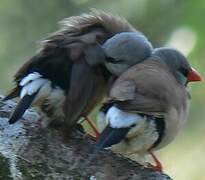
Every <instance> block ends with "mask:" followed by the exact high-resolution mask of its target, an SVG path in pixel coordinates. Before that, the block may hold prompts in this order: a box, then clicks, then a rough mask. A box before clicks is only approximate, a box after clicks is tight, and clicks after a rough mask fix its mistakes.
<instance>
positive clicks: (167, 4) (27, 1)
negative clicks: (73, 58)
mask: <svg viewBox="0 0 205 180" xmlns="http://www.w3.org/2000/svg"><path fill="white" fill-rule="evenodd" d="M89 8H97V9H102V10H105V11H108V12H111V13H114V14H119V15H121V16H124V17H126V18H127V20H128V21H129V22H130V23H131V24H133V25H134V26H135V27H137V29H139V30H140V31H142V32H143V33H144V34H145V35H146V36H148V38H149V39H150V40H151V42H152V43H153V45H154V47H160V46H165V45H166V46H167V45H168V46H174V47H176V48H178V49H179V50H181V51H182V52H183V53H184V54H186V55H187V56H188V59H189V61H190V62H191V64H192V65H193V66H194V67H195V68H196V69H197V70H199V71H200V72H201V74H202V75H203V77H205V60H204V59H205V51H204V47H205V23H204V8H205V1H203V0H198V1H193V0H155V1H152V0H126V1H125V0H118V1H115V0H103V1H102V0H52V1H50V0H43V1H42V0H35V1H33V0H1V4H0V91H1V93H6V91H7V90H9V89H10V88H11V87H12V83H11V82H12V75H13V74H14V72H15V71H16V70H17V69H18V67H20V66H21V65H22V63H23V62H25V61H26V60H27V59H28V58H29V57H31V56H32V55H33V54H34V53H35V51H36V50H37V48H38V42H39V40H41V39H42V38H44V37H45V36H47V35H48V34H49V33H52V32H53V31H56V30H57V29H58V24H57V22H58V21H59V20H62V19H63V18H65V17H68V16H71V15H79V14H81V13H84V12H88V11H89ZM191 86H193V87H191V91H192V106H191V112H190V116H189V121H188V123H187V125H186V127H185V129H184V131H183V132H182V133H181V134H180V135H179V136H178V138H177V139H176V141H174V142H173V143H172V144H170V145H169V146H167V147H166V148H164V149H162V150H161V151H160V152H159V156H160V158H161V159H162V162H163V164H164V166H165V172H167V173H168V174H169V175H170V176H171V177H173V178H174V179H176V180H203V179H205V175H204V172H203V170H204V167H205V156H204V152H205V141H204V132H205V121H204V117H205V96H204V95H205V85H204V82H202V83H196V84H194V85H191Z"/></svg>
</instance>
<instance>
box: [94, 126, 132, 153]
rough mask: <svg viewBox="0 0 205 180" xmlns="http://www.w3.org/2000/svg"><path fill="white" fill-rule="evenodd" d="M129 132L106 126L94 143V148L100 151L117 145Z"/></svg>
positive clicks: (125, 129)
mask: <svg viewBox="0 0 205 180" xmlns="http://www.w3.org/2000/svg"><path fill="white" fill-rule="evenodd" d="M129 130H130V128H112V127H110V126H109V125H108V126H107V127H106V128H105V129H104V130H103V132H102V133H101V135H100V138H99V139H98V141H97V143H96V148H97V149H98V150H101V149H103V148H106V147H110V146H112V145H114V144H117V143H119V142H120V141H122V140H123V139H124V138H125V137H126V135H127V133H128V132H129Z"/></svg>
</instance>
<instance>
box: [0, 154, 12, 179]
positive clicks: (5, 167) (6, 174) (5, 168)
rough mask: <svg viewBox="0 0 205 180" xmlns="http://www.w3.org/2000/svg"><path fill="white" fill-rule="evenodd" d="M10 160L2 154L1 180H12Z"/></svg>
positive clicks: (0, 156)
mask: <svg viewBox="0 0 205 180" xmlns="http://www.w3.org/2000/svg"><path fill="white" fill-rule="evenodd" d="M10 175H11V174H10V170H9V164H8V160H7V159H6V158H5V157H3V156H2V155H1V154H0V180H1V179H2V180H5V179H6V180H12V178H11V176H10Z"/></svg>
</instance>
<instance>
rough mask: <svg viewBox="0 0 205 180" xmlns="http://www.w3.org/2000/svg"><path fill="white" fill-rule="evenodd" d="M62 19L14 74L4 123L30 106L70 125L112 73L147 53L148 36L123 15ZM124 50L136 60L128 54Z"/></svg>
mask: <svg viewBox="0 0 205 180" xmlns="http://www.w3.org/2000/svg"><path fill="white" fill-rule="evenodd" d="M62 24H63V27H62V28H61V30H59V31H58V32H56V33H54V34H52V35H51V36H50V37H48V38H47V39H45V40H44V41H43V42H42V47H41V49H40V50H39V51H38V52H37V53H36V54H35V55H34V56H33V57H32V58H31V59H30V60H29V61H27V62H26V63H25V64H24V65H23V66H22V67H21V68H20V69H19V70H18V72H17V73H16V75H15V78H14V81H15V84H16V85H15V88H14V89H13V90H12V91H11V92H10V93H9V94H8V95H7V96H6V97H5V100H7V99H12V98H15V97H20V101H19V103H18V105H17V107H16V109H15V110H14V112H13V114H12V115H11V117H10V120H9V123H11V124H12V123H15V122H16V121H18V119H20V118H21V116H22V115H23V113H24V112H25V110H26V109H27V108H29V106H30V105H34V106H36V107H38V109H39V112H40V113H41V114H42V119H43V120H44V121H43V122H44V124H46V125H47V124H48V123H49V122H51V121H53V120H56V119H57V120H59V119H63V120H64V121H65V127H66V128H67V129H70V128H72V127H73V126H74V125H75V124H76V122H77V121H78V120H79V118H80V117H82V116H87V115H88V114H89V113H90V111H91V110H92V109H93V107H94V106H95V105H96V103H97V102H100V100H101V99H102V97H103V96H104V95H105V93H106V90H107V89H108V87H109V84H110V83H111V82H110V81H111V79H112V77H113V76H115V75H119V74H120V73H121V72H123V71H124V70H125V69H127V68H128V67H130V66H131V65H133V64H136V63H138V62H141V61H142V60H144V59H146V58H147V57H149V56H150V54H151V52H152V46H151V44H150V42H149V41H148V40H147V38H146V37H145V36H144V35H143V34H142V33H140V32H138V31H137V30H136V29H135V28H133V27H132V26H131V25H130V24H129V23H128V22H127V21H126V20H125V19H123V18H120V17H118V16H113V15H111V14H108V13H105V12H102V11H97V10H93V11H92V12H91V13H90V14H83V15H81V16H74V17H70V18H67V19H65V20H64V21H63V22H62ZM123 32H124V33H123ZM133 49H134V51H133ZM126 52H127V53H131V54H132V56H135V59H130V60H129V59H127V58H126V57H125V53H126ZM121 59H123V61H121ZM105 64H106V66H105ZM116 66H118V70H117V71H116V70H115V67H116ZM109 69H111V70H110V71H108V70H109ZM113 69H114V70H113Z"/></svg>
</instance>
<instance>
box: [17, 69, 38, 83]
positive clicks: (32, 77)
mask: <svg viewBox="0 0 205 180" xmlns="http://www.w3.org/2000/svg"><path fill="white" fill-rule="evenodd" d="M40 77H42V75H41V74H39V73H38V72H33V73H30V74H29V75H27V76H26V77H24V78H23V79H22V80H21V82H20V83H19V85H20V86H25V85H26V84H28V83H29V82H31V81H34V80H35V79H38V78H40Z"/></svg>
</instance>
